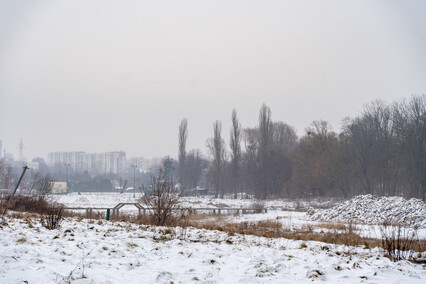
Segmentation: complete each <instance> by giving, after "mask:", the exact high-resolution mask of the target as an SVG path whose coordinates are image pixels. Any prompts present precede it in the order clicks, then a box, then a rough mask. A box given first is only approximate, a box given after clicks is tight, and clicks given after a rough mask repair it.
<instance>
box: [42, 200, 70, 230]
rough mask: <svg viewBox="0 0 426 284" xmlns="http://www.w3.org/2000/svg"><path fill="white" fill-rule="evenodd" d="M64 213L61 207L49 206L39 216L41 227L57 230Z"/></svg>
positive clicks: (57, 205)
mask: <svg viewBox="0 0 426 284" xmlns="http://www.w3.org/2000/svg"><path fill="white" fill-rule="evenodd" d="M64 211H65V210H64V206H63V205H60V204H55V203H52V204H50V205H49V206H48V208H47V209H46V211H45V212H44V213H43V214H42V216H41V220H40V221H41V225H42V226H43V227H45V228H47V229H49V230H54V229H57V228H59V227H60V226H61V224H62V221H63V218H64Z"/></svg>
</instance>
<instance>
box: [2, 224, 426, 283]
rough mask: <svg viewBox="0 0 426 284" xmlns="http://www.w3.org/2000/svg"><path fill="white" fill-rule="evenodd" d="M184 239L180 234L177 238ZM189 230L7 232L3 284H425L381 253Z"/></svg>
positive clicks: (417, 268) (13, 228)
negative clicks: (322, 283) (322, 282)
mask: <svg viewBox="0 0 426 284" xmlns="http://www.w3.org/2000/svg"><path fill="white" fill-rule="evenodd" d="M176 233H177V234H176ZM305 244H306V246H305V245H302V242H301V241H293V240H287V239H267V238H260V237H254V236H240V235H232V236H230V235H228V234H226V233H223V232H218V231H207V230H199V229H194V228H189V229H188V231H187V232H186V233H185V231H182V229H177V232H176V231H175V229H173V228H170V229H169V228H156V227H149V226H138V225H135V224H130V223H120V222H115V223H113V222H106V221H96V222H94V221H89V220H82V221H78V220H76V219H67V220H66V221H65V223H64V224H63V227H62V228H61V229H59V230H47V229H45V228H43V227H40V225H39V224H38V222H37V220H35V219H32V220H31V219H27V220H22V219H10V220H9V221H8V224H7V225H4V226H3V227H2V228H0V283H23V282H24V281H28V283H168V284H170V283H197V282H199V283H289V282H290V283H294V282H297V283H310V282H311V281H312V280H325V281H327V282H328V283H337V282H340V283H359V282H371V283H425V281H426V270H425V268H424V267H423V266H421V265H416V264H413V263H410V262H407V261H401V262H398V263H393V262H391V261H390V260H389V259H387V258H385V257H383V256H382V255H383V254H382V252H381V251H380V250H379V249H377V248H376V249H363V248H360V247H347V246H341V245H330V244H324V243H319V242H305Z"/></svg>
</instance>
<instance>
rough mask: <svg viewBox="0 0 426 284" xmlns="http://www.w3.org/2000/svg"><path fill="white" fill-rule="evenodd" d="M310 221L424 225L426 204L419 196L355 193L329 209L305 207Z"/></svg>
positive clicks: (423, 226)
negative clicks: (405, 196)
mask: <svg viewBox="0 0 426 284" xmlns="http://www.w3.org/2000/svg"><path fill="white" fill-rule="evenodd" d="M308 214H309V215H310V219H311V220H314V221H333V222H354V223H361V224H377V223H385V222H387V223H392V224H402V225H407V226H418V227H419V228H426V205H425V203H424V202H423V201H422V200H420V199H415V198H411V199H410V200H406V199H404V198H402V197H396V196H392V197H384V196H381V197H379V196H374V195H371V194H367V195H358V196H356V197H354V198H352V199H351V200H348V201H345V202H343V203H341V204H338V205H336V206H334V207H332V208H330V209H324V210H318V209H310V210H309V211H308Z"/></svg>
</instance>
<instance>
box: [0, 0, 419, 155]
mask: <svg viewBox="0 0 426 284" xmlns="http://www.w3.org/2000/svg"><path fill="white" fill-rule="evenodd" d="M424 93H426V1H422V0H419V1H387V0H386V1H372V0H369V1H358V0H357V1H340V0H336V1H301V0H296V1H247V0H241V1H232V0H226V1H75V0H73V1H12V0H10V1H4V0H0V139H2V140H3V146H4V147H5V148H7V150H8V152H12V153H13V154H14V156H15V158H17V153H18V149H17V146H18V143H19V139H20V137H22V138H23V140H24V144H25V149H24V154H25V156H26V157H27V158H28V159H31V158H33V157H35V156H41V157H43V158H46V154H47V152H51V151H73V150H81V151H86V152H104V151H113V150H124V151H126V152H127V154H128V156H136V155H138V156H140V155H142V156H145V157H156V156H157V157H159V156H164V155H167V154H170V155H172V156H177V132H178V126H179V123H180V121H181V120H182V119H183V118H187V119H188V131H189V136H188V145H187V148H188V149H190V148H200V149H202V150H203V151H205V149H206V147H205V141H206V139H207V138H209V137H211V136H212V132H213V130H212V124H213V122H214V121H215V120H216V119H219V120H221V121H222V123H223V136H224V137H225V138H226V140H228V137H229V127H230V121H231V111H232V109H233V108H235V109H236V110H237V112H238V115H239V118H240V120H241V123H242V124H243V126H244V127H247V126H254V125H256V123H257V119H258V111H259V108H260V107H261V105H262V103H266V104H267V105H268V106H269V107H270V108H271V110H272V118H273V120H280V121H284V122H286V123H288V124H290V125H292V126H294V127H295V128H296V129H297V131H298V134H299V135H301V134H303V130H304V128H305V127H307V126H308V125H309V124H310V123H311V122H312V121H313V120H319V119H323V120H327V121H329V122H331V123H332V125H333V126H334V128H335V130H339V129H340V126H341V121H342V119H343V118H344V117H345V116H352V117H353V116H355V115H357V114H358V113H359V112H360V111H361V109H362V106H363V104H365V103H368V102H370V101H372V100H374V99H382V100H385V101H387V102H391V101H393V100H397V99H400V98H402V97H409V96H411V95H412V94H424Z"/></svg>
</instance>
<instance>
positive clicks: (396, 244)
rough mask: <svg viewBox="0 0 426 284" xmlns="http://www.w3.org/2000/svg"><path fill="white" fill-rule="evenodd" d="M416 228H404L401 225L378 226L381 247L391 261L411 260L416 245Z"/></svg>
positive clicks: (386, 224)
mask: <svg viewBox="0 0 426 284" xmlns="http://www.w3.org/2000/svg"><path fill="white" fill-rule="evenodd" d="M417 231H418V228H417V227H412V228H406V227H403V226H402V225H401V224H391V223H383V224H382V225H381V226H380V233H381V235H382V247H383V248H384V249H385V251H386V253H387V255H388V256H389V258H390V259H391V260H393V261H399V260H402V259H406V260H409V259H412V258H413V252H414V248H415V246H416V245H418V243H419V240H418V234H417Z"/></svg>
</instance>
